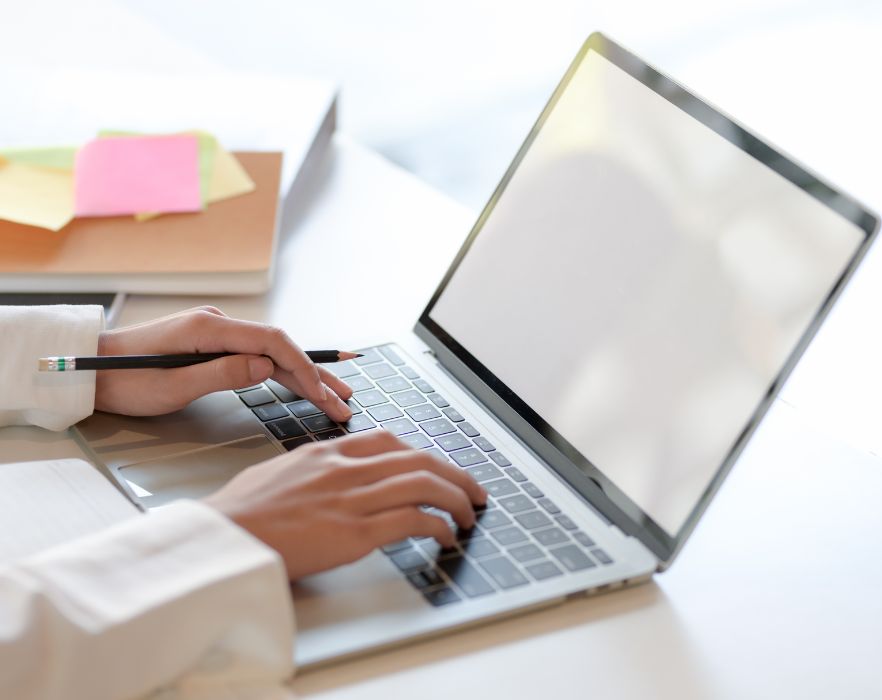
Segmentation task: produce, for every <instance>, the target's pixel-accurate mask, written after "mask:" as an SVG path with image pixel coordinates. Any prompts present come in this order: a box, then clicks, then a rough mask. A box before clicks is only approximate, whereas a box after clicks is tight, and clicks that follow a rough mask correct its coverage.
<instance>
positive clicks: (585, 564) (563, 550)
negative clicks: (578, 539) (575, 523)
mask: <svg viewBox="0 0 882 700" xmlns="http://www.w3.org/2000/svg"><path fill="white" fill-rule="evenodd" d="M549 551H550V552H551V554H552V556H553V557H554V558H555V559H557V560H558V561H559V562H560V563H561V564H563V565H564V566H565V567H567V569H569V570H570V571H582V570H583V569H591V568H594V567H595V566H597V564H595V563H594V562H593V561H592V560H591V558H590V557H589V556H588V555H587V554H585V553H584V552H583V551H582V550H581V549H579V548H578V547H577V546H576V545H574V544H568V545H567V546H565V547H558V548H557V549H552V550H549Z"/></svg>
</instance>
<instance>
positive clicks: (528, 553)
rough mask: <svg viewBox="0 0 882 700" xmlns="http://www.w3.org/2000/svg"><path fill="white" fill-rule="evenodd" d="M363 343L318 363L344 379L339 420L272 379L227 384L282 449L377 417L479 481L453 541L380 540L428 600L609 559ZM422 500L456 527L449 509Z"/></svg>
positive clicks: (395, 361) (454, 417) (364, 426)
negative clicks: (472, 520)
mask: <svg viewBox="0 0 882 700" xmlns="http://www.w3.org/2000/svg"><path fill="white" fill-rule="evenodd" d="M362 352H363V353H364V356H363V357H359V358H357V359H356V360H350V361H347V362H337V363H333V364H327V365H325V367H326V368H327V369H329V370H330V371H331V372H333V373H334V374H336V375H337V376H338V377H339V378H341V379H342V380H343V381H345V382H346V383H347V384H348V385H349V386H350V387H352V389H353V395H352V398H351V399H350V400H349V401H347V404H348V405H349V407H350V408H351V409H352V414H353V415H352V418H351V419H350V420H349V421H347V422H346V423H336V422H335V421H333V420H331V419H330V418H329V417H328V416H326V415H325V414H324V413H322V412H321V411H320V410H319V409H318V408H316V406H314V405H313V404H312V403H310V402H309V401H307V400H305V399H303V398H302V397H300V396H297V395H296V394H294V393H293V392H292V391H290V390H289V389H286V388H285V387H283V386H282V385H281V384H279V383H278V382H275V381H273V380H271V379H270V380H267V381H266V382H265V383H264V384H261V385H257V386H253V387H248V388H246V389H239V390H237V391H236V393H237V394H238V395H239V398H240V399H241V400H242V403H244V404H245V405H246V406H247V407H249V408H250V409H251V410H252V412H253V413H254V415H255V416H257V418H259V419H260V420H261V421H262V422H263V424H264V425H265V426H266V429H267V430H268V431H269V432H270V433H271V434H272V436H273V437H275V438H276V439H277V440H279V441H280V442H281V444H282V445H283V446H284V447H285V448H286V449H288V450H293V449H294V448H296V447H299V446H300V445H303V444H306V443H309V442H312V441H313V440H332V439H334V438H337V437H341V436H343V435H346V434H349V433H358V432H362V431H365V430H374V429H377V428H378V427H379V428H382V429H385V430H388V431H390V432H392V433H394V434H395V435H397V436H398V438H399V439H401V440H403V441H404V442H406V443H407V444H409V445H410V446H411V447H414V448H416V449H422V450H426V451H427V452H431V453H432V454H433V455H434V456H435V457H437V458H439V459H442V460H449V461H452V462H454V463H455V464H457V465H458V466H459V467H460V468H462V469H463V470H465V471H467V472H468V473H469V474H471V476H472V477H473V478H474V479H475V481H477V482H478V483H480V484H481V486H483V487H484V489H485V490H486V491H487V493H488V494H489V496H488V499H487V506H486V507H485V508H482V509H480V511H479V512H478V513H477V522H478V524H477V525H476V526H475V527H474V528H472V529H471V530H468V531H465V530H458V532H457V544H456V546H454V547H451V548H442V547H441V546H440V545H439V544H438V542H437V541H436V540H434V539H431V538H411V539H407V540H402V541H401V542H395V543H392V544H389V545H386V546H385V547H383V552H384V553H385V554H386V556H388V557H389V558H390V559H391V561H392V563H393V564H395V566H397V567H398V568H399V569H400V570H401V572H402V573H403V574H404V575H405V576H406V577H407V580H408V581H409V582H410V583H411V585H413V586H414V587H415V588H416V589H417V590H419V591H420V592H421V593H422V594H423V596H424V597H425V598H426V600H427V601H428V602H429V603H431V604H432V605H435V606H441V605H449V604H453V603H457V602H460V601H462V600H464V599H469V598H479V597H482V596H487V595H492V594H494V593H499V592H502V591H506V590H511V589H517V588H520V587H521V586H526V585H529V584H530V583H532V582H535V581H543V580H545V579H550V578H557V577H559V576H564V575H566V574H567V573H571V572H577V571H584V570H587V569H591V568H594V567H596V566H608V565H610V564H612V563H613V559H612V558H611V557H610V556H609V555H608V554H607V553H606V552H605V551H604V550H603V549H601V548H600V547H598V546H597V545H596V543H595V542H594V540H593V539H592V538H591V537H590V536H589V535H588V534H587V533H585V532H584V531H582V530H580V529H579V527H578V526H577V525H576V523H575V522H573V520H572V519H570V518H569V517H568V516H567V515H566V514H564V513H562V512H561V509H560V508H559V507H558V506H557V504H555V503H554V501H552V500H551V499H550V498H548V497H547V496H546V495H545V494H544V493H543V492H542V490H541V489H540V488H539V487H537V486H536V485H535V484H533V483H532V482H530V481H529V479H527V477H526V476H525V475H524V474H523V473H522V472H521V471H520V470H519V469H518V468H517V467H516V466H515V465H513V464H512V462H511V461H510V460H509V459H508V458H507V457H506V456H505V455H504V454H502V453H501V452H500V451H499V450H498V449H496V446H495V445H494V444H493V441H492V440H491V439H490V438H489V437H488V436H486V435H482V434H481V433H480V431H479V430H477V429H476V428H475V427H474V426H473V425H472V424H471V423H470V422H468V421H467V420H466V419H465V417H464V416H463V415H462V414H461V413H460V412H459V411H458V410H457V409H456V408H455V407H453V406H451V405H450V403H449V402H448V401H447V399H445V398H444V396H442V395H441V394H439V393H438V392H437V391H435V388H434V387H433V386H432V385H431V383H430V382H428V381H426V380H425V379H423V378H421V377H420V376H419V374H418V373H417V372H416V371H414V369H413V368H411V367H409V366H408V365H407V364H405V362H404V361H403V360H402V359H401V357H400V356H399V355H398V354H397V353H396V352H395V351H394V350H393V349H392V348H390V347H388V346H382V347H378V348H370V349H368V350H364V351H362ZM424 510H425V511H426V512H428V513H431V514H432V515H436V516H438V517H440V518H443V519H444V520H446V521H447V523H448V524H449V525H450V527H451V528H452V529H454V530H456V529H457V527H456V524H455V523H454V521H453V518H452V517H451V516H450V514H449V513H446V512H444V511H441V510H438V509H436V508H431V507H424Z"/></svg>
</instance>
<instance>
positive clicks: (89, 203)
mask: <svg viewBox="0 0 882 700" xmlns="http://www.w3.org/2000/svg"><path fill="white" fill-rule="evenodd" d="M74 191H75V196H74V207H75V211H76V214H77V216H118V215H123V214H135V213H137V212H141V211H155V212H176V211H199V210H200V209H202V198H201V195H200V189H199V143H198V141H197V139H196V137H195V136H192V135H188V134H181V135H174V136H131V137H128V136H127V137H122V138H117V137H111V138H102V139H95V140H94V141H89V143H87V144H86V145H85V146H83V147H82V148H81V149H80V150H79V151H78V152H77V158H76V165H75V169H74Z"/></svg>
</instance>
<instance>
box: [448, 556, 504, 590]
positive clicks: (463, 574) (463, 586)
mask: <svg viewBox="0 0 882 700" xmlns="http://www.w3.org/2000/svg"><path fill="white" fill-rule="evenodd" d="M438 568H440V569H441V570H442V571H443V572H444V573H445V574H447V576H448V578H450V580H451V581H453V582H454V583H455V584H456V585H457V586H459V589H460V590H461V591H462V592H463V593H465V594H466V595H467V596H468V597H469V598H477V597H479V596H482V595H488V594H489V593H493V592H494V589H493V586H491V585H490V584H489V583H487V579H485V578H484V577H483V576H482V575H481V573H480V572H479V571H478V569H477V568H475V567H474V566H473V565H472V564H470V563H469V562H468V561H466V559H465V558H464V557H462V556H461V555H460V556H456V557H450V558H449V559H443V560H441V561H440V562H438Z"/></svg>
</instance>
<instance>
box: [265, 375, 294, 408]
mask: <svg viewBox="0 0 882 700" xmlns="http://www.w3.org/2000/svg"><path fill="white" fill-rule="evenodd" d="M266 385H267V386H268V387H269V389H270V391H271V392H273V393H274V394H275V395H276V396H278V397H279V401H281V402H282V403H290V402H292V401H299V400H300V399H302V398H303V397H302V396H298V395H297V394H295V393H294V392H293V391H291V390H290V389H289V388H288V387H286V386H282V385H281V384H279V383H278V382H277V381H275V380H274V379H267V380H266Z"/></svg>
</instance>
